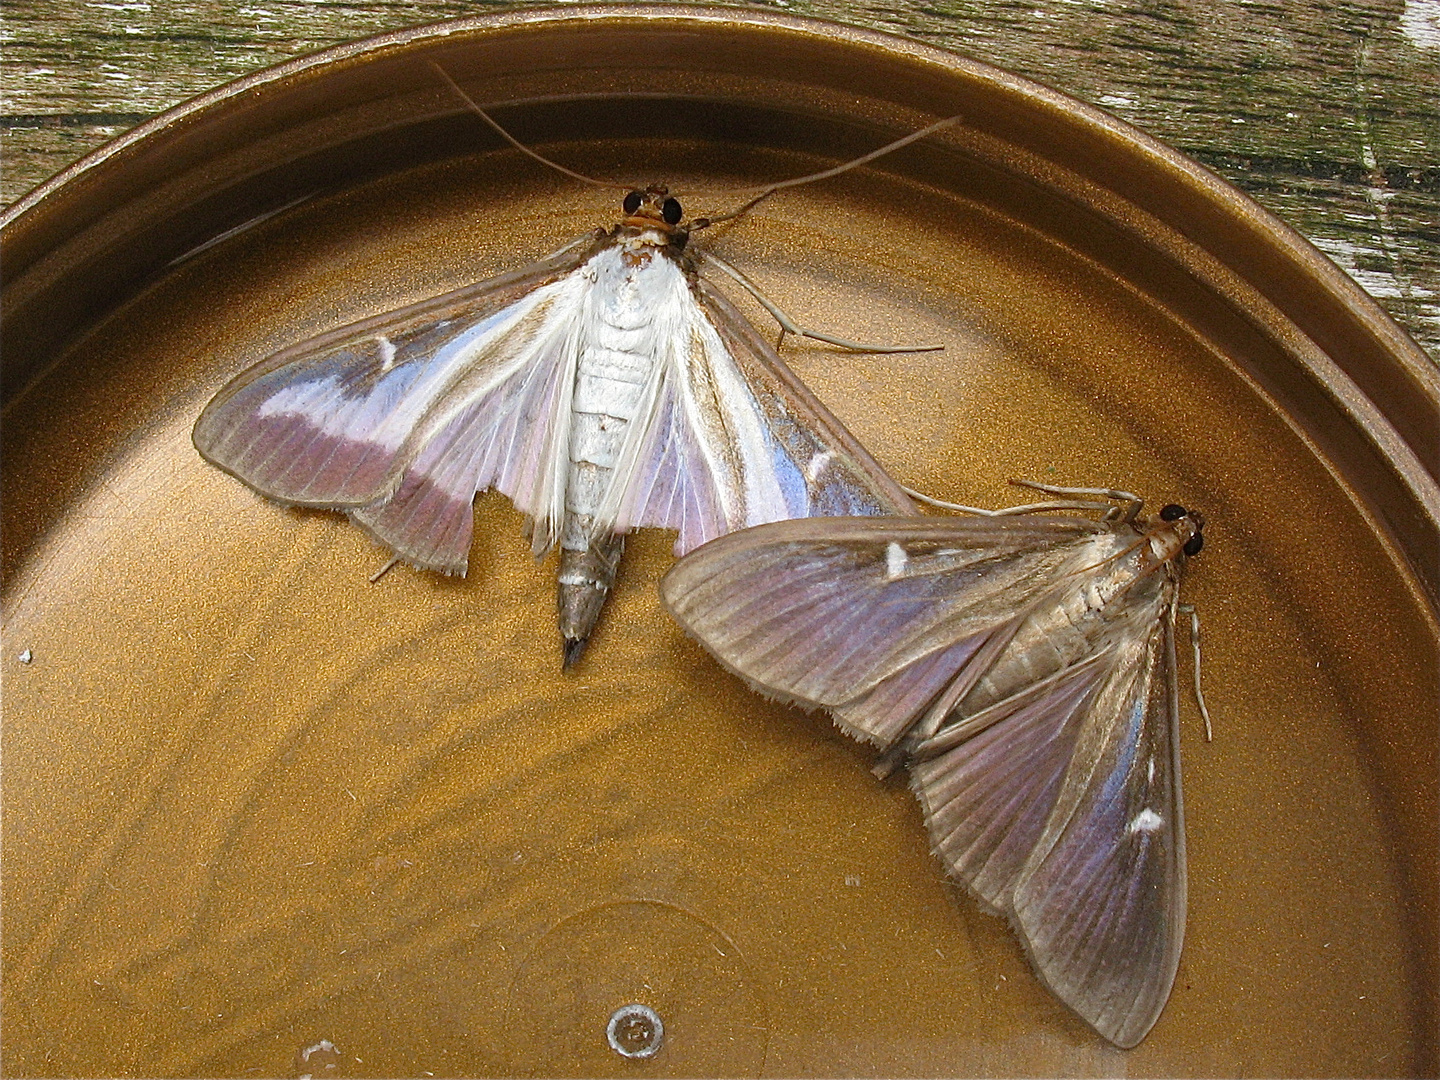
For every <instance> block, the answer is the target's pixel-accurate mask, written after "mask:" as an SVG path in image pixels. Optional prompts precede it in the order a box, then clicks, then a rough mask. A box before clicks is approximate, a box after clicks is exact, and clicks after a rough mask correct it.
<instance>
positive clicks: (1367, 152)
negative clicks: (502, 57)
mask: <svg viewBox="0 0 1440 1080" xmlns="http://www.w3.org/2000/svg"><path fill="white" fill-rule="evenodd" d="M496 6H497V7H499V5H496ZM504 6H505V7H513V6H538V5H533V4H532V5H508V4H507V5H504ZM773 6H775V7H780V8H783V9H784V10H787V11H790V12H794V13H797V14H807V15H818V16H822V17H826V18H831V19H836V20H839V21H844V22H850V23H854V24H858V25H862V26H868V27H873V28H877V29H885V30H891V31H896V32H899V33H902V34H907V35H910V36H912V37H915V38H918V39H921V40H925V41H928V42H930V43H932V44H936V45H939V46H942V47H944V48H948V49H952V50H954V51H957V52H961V53H964V54H967V55H970V56H973V57H976V58H978V59H981V60H986V61H988V62H990V63H994V64H998V65H1000V66H1001V67H1005V68H1009V69H1011V70H1013V71H1016V72H1019V73H1020V74H1023V75H1027V76H1030V77H1031V78H1034V79H1038V80H1039V81H1041V82H1045V83H1048V84H1049V85H1051V86H1054V87H1056V88H1057V89H1060V90H1063V91H1065V92H1066V93H1069V94H1072V95H1074V96H1075V97H1078V98H1081V99H1083V100H1085V101H1088V102H1091V103H1093V104H1096V105H1099V106H1101V107H1102V108H1105V109H1108V110H1110V111H1111V112H1113V113H1114V114H1115V115H1117V116H1119V117H1121V118H1122V119H1125V120H1128V121H1130V122H1131V123H1134V124H1136V125H1137V126H1139V127H1140V128H1142V129H1144V130H1145V131H1147V132H1149V133H1150V134H1152V135H1155V136H1157V137H1158V138H1160V139H1163V140H1164V141H1166V142H1168V143H1170V144H1171V145H1173V146H1175V147H1177V148H1178V149H1180V150H1182V151H1184V152H1185V153H1187V154H1189V155H1190V156H1191V157H1193V158H1195V159H1196V160H1198V161H1200V162H1202V163H1203V164H1205V165H1208V166H1210V167H1211V168H1212V169H1214V170H1215V171H1216V172H1218V173H1220V174H1221V175H1222V176H1224V177H1225V178H1226V179H1228V180H1230V181H1231V182H1232V183H1234V184H1236V185H1237V186H1238V187H1240V188H1241V189H1242V190H1244V191H1246V192H1248V193H1249V194H1250V195H1252V196H1253V197H1254V198H1256V199H1257V200H1258V201H1259V202H1260V203H1261V204H1262V205H1264V206H1266V207H1267V208H1268V209H1270V210H1271V211H1273V212H1274V213H1276V214H1277V215H1278V216H1279V217H1281V218H1282V219H1283V220H1285V221H1287V222H1289V223H1290V224H1291V225H1293V226H1294V227H1295V228H1297V229H1298V230H1299V231H1300V232H1301V233H1303V234H1304V235H1306V236H1307V237H1309V238H1310V239H1311V240H1312V241H1313V242H1314V243H1315V244H1316V245H1317V246H1318V247H1319V248H1320V249H1321V250H1323V251H1325V252H1326V253H1327V254H1328V255H1329V256H1330V257H1331V258H1332V259H1334V260H1335V261H1336V262H1337V263H1338V264H1339V265H1340V266H1342V267H1343V268H1344V269H1345V270H1347V271H1348V272H1349V273H1350V274H1351V275H1352V276H1353V277H1354V278H1355V279H1356V280H1357V281H1358V282H1359V283H1360V284H1361V285H1362V286H1364V287H1365V288H1366V289H1368V290H1369V291H1370V293H1371V294H1372V295H1373V296H1375V297H1376V298H1377V299H1378V300H1379V301H1380V302H1381V303H1382V304H1383V305H1384V306H1385V307H1386V308H1387V309H1388V310H1389V311H1390V313H1391V314H1392V315H1393V316H1394V317H1395V318H1396V320H1397V321H1398V322H1399V323H1400V324H1401V325H1402V326H1404V327H1405V328H1406V329H1408V330H1409V331H1410V333H1411V334H1412V335H1413V336H1414V337H1415V338H1416V339H1417V340H1418V341H1419V342H1420V343H1421V344H1422V345H1423V346H1425V347H1426V348H1428V349H1429V351H1430V353H1431V355H1432V356H1436V357H1440V0H928V2H927V0H894V2H892V3H860V2H857V0H790V2H787V0H773ZM484 7H485V5H481V4H475V3H456V2H443V0H434V2H427V0H411V2H393V3H386V2H383V0H372V2H368V3H361V2H353V3H314V2H309V0H213V2H201V0H190V2H180V3H167V2H164V0H19V2H12V3H9V4H7V5H6V8H5V11H4V22H3V31H0V32H3V45H4V58H3V69H0V70H3V85H4V105H3V116H0V139H3V144H0V145H3V159H0V199H3V200H4V201H5V202H7V203H8V202H10V201H13V200H15V199H17V198H19V197H20V196H22V195H23V194H24V193H25V192H26V191H28V190H29V189H30V188H31V187H33V186H34V185H35V184H37V183H39V182H41V181H43V180H44V179H46V178H47V177H48V176H49V175H51V174H52V173H54V172H57V171H59V170H60V169H62V168H64V167H65V166H66V165H68V164H70V163H71V162H73V161H74V160H76V159H77V158H79V157H80V156H82V155H83V154H84V153H86V152H88V151H89V150H91V149H94V148H95V147H96V146H99V145H100V144H102V143H103V142H105V141H106V140H107V139H110V138H112V137H114V136H115V135H117V134H119V133H120V132H122V131H124V130H126V129H127V128H129V127H131V126H133V125H135V124H137V123H139V122H141V121H142V120H145V119H148V118H149V117H150V116H153V115H155V114H156V113H158V112H161V111H163V110H164V109H166V108H169V107H170V106H172V105H175V104H177V103H179V102H180V101H183V100H185V99H186V98H188V97H190V96H192V95H194V94H197V93H199V92H201V91H203V90H206V89H209V88H211V87H213V86H216V85H219V84H221V83H224V82H226V81H228V80H230V79H233V78H236V77H238V76H240V75H243V74H246V73H248V72H251V71H254V70H256V69H258V68H261V67H265V66H268V65H270V64H274V63H278V62H280V61H282V60H287V59H290V58H292V57H294V56H297V55H300V54H303V53H307V52H313V51H315V50H317V49H321V48H324V47H326V46H329V45H333V44H335V43H337V42H341V41H346V40H350V39H353V38H357V37H364V36H367V35H370V34H374V33H378V32H380V31H382V30H388V29H393V28H396V27H400V26H408V25H413V24H416V23H421V22H428V21H432V20H436V19H443V18H448V17H452V16H456V15H463V14H474V13H475V12H477V11H480V10H484Z"/></svg>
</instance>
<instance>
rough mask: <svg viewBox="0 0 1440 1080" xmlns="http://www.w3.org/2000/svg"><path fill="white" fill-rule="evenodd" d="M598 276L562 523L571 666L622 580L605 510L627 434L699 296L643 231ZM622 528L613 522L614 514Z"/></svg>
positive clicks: (588, 317)
mask: <svg viewBox="0 0 1440 1080" xmlns="http://www.w3.org/2000/svg"><path fill="white" fill-rule="evenodd" d="M583 272H584V273H586V274H589V275H590V277H591V281H592V282H593V285H592V288H591V289H590V291H589V295H588V296H587V298H586V303H585V306H584V309H583V311H582V313H581V316H580V317H581V324H580V326H579V327H578V328H577V329H578V331H579V333H578V341H577V346H578V355H577V356H576V365H575V385H574V387H573V388H572V389H573V394H572V397H571V405H570V415H569V417H567V418H566V420H565V422H568V424H569V432H568V433H567V434H568V438H567V440H566V442H567V445H568V447H569V452H568V455H567V456H568V461H567V462H566V466H565V468H566V475H565V520H564V523H563V524H562V526H561V530H560V575H559V579H558V580H559V598H558V599H559V608H560V633H561V635H562V636H563V637H564V639H565V666H566V667H567V668H569V667H570V666H571V665H572V664H573V663H574V662H575V660H576V659H577V658H578V657H579V655H580V652H581V650H583V649H584V647H585V642H586V641H587V640H588V639H589V637H590V633H591V631H592V630H593V628H594V626H595V623H596V621H597V620H598V619H599V617H600V609H601V607H602V606H603V605H604V602H605V597H606V595H607V594H608V593H609V591H610V587H611V585H612V584H613V583H614V581H615V573H616V569H617V568H618V566H619V562H620V554H621V552H622V551H623V549H624V544H625V540H624V537H623V536H617V535H612V534H611V528H610V527H606V523H605V522H604V521H600V522H597V520H596V518H597V516H598V515H600V513H601V512H602V508H605V507H607V506H609V507H610V508H611V509H610V511H609V512H610V513H612V514H613V512H614V511H613V507H614V506H615V504H616V502H617V500H614V499H611V498H609V494H610V488H611V486H612V485H613V484H614V483H616V482H617V469H616V466H617V465H618V464H619V463H620V459H621V457H622V455H623V454H624V452H625V446H626V440H627V439H634V438H638V437H640V436H642V435H643V434H644V430H643V427H644V425H646V424H648V423H649V422H650V417H649V416H647V415H644V414H645V412H646V410H647V407H648V406H647V403H648V402H653V401H654V400H655V390H656V388H657V386H658V380H659V379H660V378H661V377H662V376H663V374H664V373H663V371H662V370H661V365H663V364H664V363H666V357H667V348H668V346H667V342H668V341H669V339H670V335H672V334H673V332H674V326H675V322H676V318H675V314H676V307H677V305H684V304H686V303H693V301H692V300H691V299H690V296H689V282H688V281H687V280H686V278H685V274H684V272H683V271H682V270H681V269H680V267H679V266H678V265H677V264H676V263H675V261H674V260H673V259H672V258H671V257H670V256H669V255H667V254H665V253H664V251H663V249H661V248H660V247H657V246H656V244H655V243H653V242H650V241H648V240H646V239H644V238H643V237H637V238H632V239H630V240H627V241H624V242H622V243H620V244H617V245H616V246H614V247H611V248H608V249H606V250H604V251H602V252H600V253H599V254H598V255H596V256H595V257H594V258H593V259H591V261H590V263H589V264H588V265H587V266H586V267H585V269H584V271H583ZM610 525H611V526H612V527H613V522H611V523H610Z"/></svg>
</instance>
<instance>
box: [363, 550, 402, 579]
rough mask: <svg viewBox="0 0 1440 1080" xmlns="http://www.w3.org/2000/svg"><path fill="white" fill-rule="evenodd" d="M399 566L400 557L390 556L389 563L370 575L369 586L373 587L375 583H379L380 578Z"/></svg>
mask: <svg viewBox="0 0 1440 1080" xmlns="http://www.w3.org/2000/svg"><path fill="white" fill-rule="evenodd" d="M399 564H400V556H399V555H394V556H392V557H391V559H390V561H389V562H387V563H386V564H385V565H384V566H382V567H380V569H379V570H376V571H375V572H374V573H373V574H371V575H370V584H371V585H374V584H375V583H376V582H377V581H379V580H380V579H381V578H382V577H384V576H385V575H386V574H388V573H389V572H390V571H391V570H394V569H395V567H396V566H398V565H399Z"/></svg>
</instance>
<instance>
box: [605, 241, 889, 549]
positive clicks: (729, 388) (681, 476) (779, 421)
mask: <svg viewBox="0 0 1440 1080" xmlns="http://www.w3.org/2000/svg"><path fill="white" fill-rule="evenodd" d="M702 265H703V264H702ZM692 297H693V298H692ZM675 306H676V308H677V315H676V321H677V326H676V327H675V328H674V331H673V333H672V334H671V335H670V338H669V342H668V346H669V349H670V354H669V357H668V360H667V362H666V363H665V364H664V365H663V370H664V383H663V385H661V386H660V387H659V388H658V392H657V393H656V395H655V398H654V402H653V405H652V407H651V409H650V412H649V422H648V424H646V425H645V436H644V440H643V443H641V444H638V445H637V446H636V447H635V448H634V452H633V453H632V454H631V455H630V456H629V457H628V459H627V460H626V461H625V463H624V465H623V467H622V468H621V469H620V470H618V474H617V480H616V482H615V484H614V488H613V490H614V491H616V492H617V497H616V500H615V505H614V506H613V508H611V509H610V510H609V511H608V514H602V515H601V516H602V518H603V519H604V520H605V521H606V523H607V524H608V523H610V522H613V528H614V530H615V531H617V532H623V531H627V530H629V529H632V528H636V527H640V526H653V527H658V528H673V529H676V530H677V531H678V532H679V534H680V535H679V538H678V540H677V542H676V545H675V552H676V554H677V555H683V554H685V553H686V552H688V551H691V550H692V549H694V548H696V547H698V546H700V545H701V544H703V543H705V542H706V541H707V540H712V539H714V538H715V537H717V536H721V535H724V534H725V533H729V532H734V531H736V530H739V529H743V528H746V527H748V526H752V525H759V524H764V523H767V522H772V521H783V520H787V519H790V518H801V517H820V516H839V515H876V514H903V513H911V512H913V510H914V506H913V504H912V503H911V502H910V500H909V498H908V496H906V495H905V493H904V492H903V491H902V490H901V489H900V487H899V486H898V485H897V484H896V483H895V481H894V480H893V479H891V478H890V476H889V475H888V474H887V473H886V472H885V470H884V469H882V468H881V467H880V465H879V464H878V463H876V461H875V460H874V458H872V457H871V456H870V455H869V453H868V452H866V450H865V449H864V448H863V447H861V446H860V444H859V443H858V442H857V441H856V440H855V438H854V436H852V435H851V434H850V433H849V432H848V431H847V430H845V427H844V425H842V424H841V423H840V421H839V420H838V419H836V417H835V416H834V415H833V414H832V413H831V412H830V411H829V410H828V409H826V408H825V406H824V405H822V404H821V403H820V401H819V400H818V399H817V398H816V397H815V396H814V394H812V393H811V392H810V391H809V390H808V389H807V388H806V387H805V386H804V384H803V383H801V382H800V380H799V379H798V378H796V377H795V375H794V374H793V373H792V372H791V371H790V370H789V368H787V367H786V366H785V364H784V362H783V361H782V360H781V359H780V357H779V356H778V355H777V354H776V352H775V350H774V349H773V348H771V347H770V345H769V344H768V343H767V342H766V341H765V340H764V339H763V338H761V337H760V335H759V334H758V333H757V332H756V330H755V328H754V327H753V326H751V325H750V323H749V322H748V321H747V320H746V319H745V318H744V316H743V315H741V314H740V313H739V312H738V311H736V310H735V308H734V307H733V305H731V304H730V302H729V301H728V300H727V299H725V297H724V296H723V295H721V294H720V293H718V292H716V291H715V290H714V289H713V288H711V287H710V286H709V285H708V284H707V283H706V282H705V281H704V280H703V279H697V280H696V282H695V286H694V292H693V294H692V293H690V292H689V291H688V290H687V292H686V294H685V297H684V300H683V302H680V303H677V304H676V305H675Z"/></svg>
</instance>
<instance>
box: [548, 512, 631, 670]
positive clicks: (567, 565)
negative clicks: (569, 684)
mask: <svg viewBox="0 0 1440 1080" xmlns="http://www.w3.org/2000/svg"><path fill="white" fill-rule="evenodd" d="M624 550H625V536H624V534H623V533H621V534H619V535H616V536H609V537H605V538H604V539H597V540H592V541H591V542H590V545H589V546H588V547H586V548H584V549H576V548H569V547H562V548H561V549H560V574H559V579H558V584H557V586H556V603H557V604H558V606H559V609H560V635H561V636H562V637H563V638H564V639H565V646H564V648H565V659H564V670H566V671H569V670H570V669H571V668H572V667H574V666H575V663H576V661H578V660H579V659H580V654H581V653H583V652H584V651H585V645H586V643H587V642H588V641H589V640H590V635H591V633H593V632H594V630H595V624H596V623H597V622H599V621H600V609H601V608H603V607H604V606H605V598H606V597H608V596H609V595H610V588H611V586H613V585H614V584H615V573H616V571H617V570H618V569H619V566H620V556H621V554H622V553H623V552H624Z"/></svg>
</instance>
